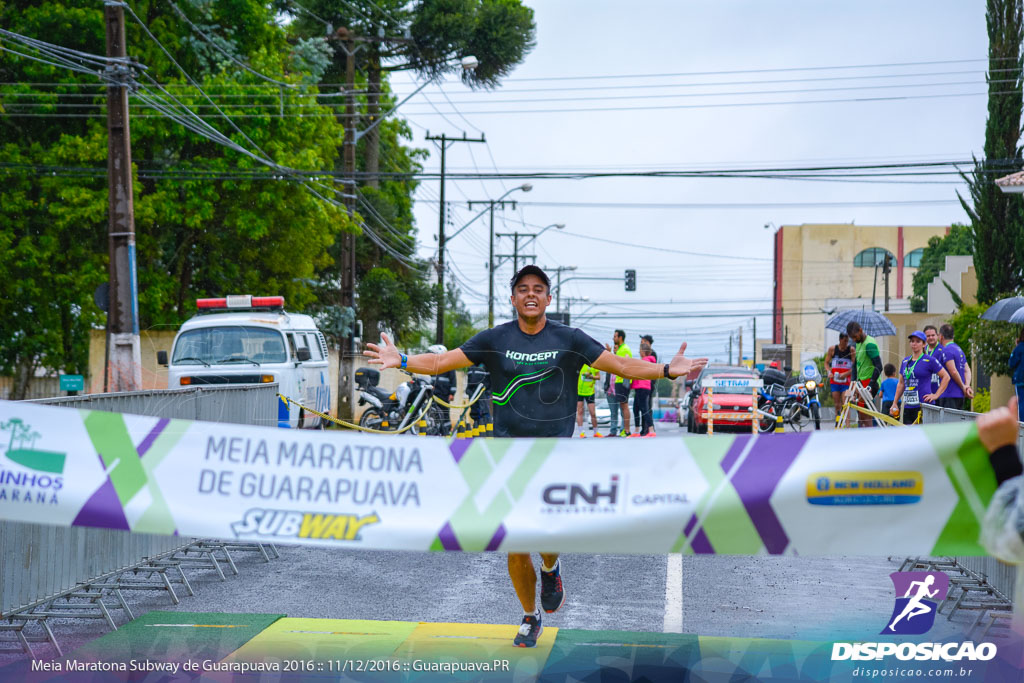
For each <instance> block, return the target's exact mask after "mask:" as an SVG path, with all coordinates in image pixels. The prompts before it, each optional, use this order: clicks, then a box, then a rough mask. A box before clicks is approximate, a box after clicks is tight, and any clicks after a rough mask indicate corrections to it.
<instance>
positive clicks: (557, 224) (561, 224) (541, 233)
mask: <svg viewBox="0 0 1024 683" xmlns="http://www.w3.org/2000/svg"><path fill="white" fill-rule="evenodd" d="M551 228H558V229H559V230H562V229H563V228H565V223H552V224H551V225H546V226H544V227H543V228H541V229H540V232H538V233H536V234H534V235H533V236H532V237H530V239H528V240H526V241H525V242H523V246H524V247H525V246H526V245H527V244H529V243H530V242H532V241H534V240H535V239H537V238H538V237H540V236H541V235H543V234H544V233H545V232H547V231H548V230H550V229H551Z"/></svg>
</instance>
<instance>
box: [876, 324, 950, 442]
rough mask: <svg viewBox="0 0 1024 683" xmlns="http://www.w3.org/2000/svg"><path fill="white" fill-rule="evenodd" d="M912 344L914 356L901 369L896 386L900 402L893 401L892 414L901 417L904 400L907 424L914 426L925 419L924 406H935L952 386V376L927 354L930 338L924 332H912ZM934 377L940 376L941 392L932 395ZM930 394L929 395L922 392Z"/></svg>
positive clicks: (909, 357) (911, 353)
mask: <svg viewBox="0 0 1024 683" xmlns="http://www.w3.org/2000/svg"><path fill="white" fill-rule="evenodd" d="M907 339H908V340H909V341H910V355H909V356H907V357H906V358H904V359H903V363H902V364H901V365H900V379H899V384H897V385H896V398H895V399H894V400H893V404H892V408H891V410H890V414H891V415H893V416H896V415H899V412H900V399H901V398H902V399H903V424H908V425H909V424H914V423H915V422H917V420H918V418H919V417H920V415H921V403H922V402H924V403H934V402H935V399H937V398H939V397H940V396H942V394H943V392H944V391H945V390H946V386H947V385H948V384H949V373H948V372H946V369H945V368H944V367H942V365H941V364H940V363H939V361H938V360H937V359H936V358H935V357H934V356H929V355H927V354H926V353H925V352H924V346H925V342H926V340H927V338H926V337H925V335H924V332H920V331H915V332H911V333H910V336H909V337H907ZM932 373H934V374H936V375H938V376H939V388H938V390H937V391H935V392H932V391H931V381H932ZM923 391H927V392H928V393H927V394H922V393H921V392H923Z"/></svg>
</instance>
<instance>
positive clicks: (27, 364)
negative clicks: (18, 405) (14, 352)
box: [11, 356, 36, 401]
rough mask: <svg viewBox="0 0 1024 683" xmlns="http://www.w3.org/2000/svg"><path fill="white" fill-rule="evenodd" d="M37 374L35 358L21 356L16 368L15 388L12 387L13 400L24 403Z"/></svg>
mask: <svg viewBox="0 0 1024 683" xmlns="http://www.w3.org/2000/svg"><path fill="white" fill-rule="evenodd" d="M35 372H36V359H35V357H34V356H28V357H25V356H21V357H19V358H18V362H17V364H16V365H15V366H14V386H13V387H11V400H12V401H24V400H25V398H26V397H27V396H28V387H29V385H30V384H31V383H32V375H34V374H35Z"/></svg>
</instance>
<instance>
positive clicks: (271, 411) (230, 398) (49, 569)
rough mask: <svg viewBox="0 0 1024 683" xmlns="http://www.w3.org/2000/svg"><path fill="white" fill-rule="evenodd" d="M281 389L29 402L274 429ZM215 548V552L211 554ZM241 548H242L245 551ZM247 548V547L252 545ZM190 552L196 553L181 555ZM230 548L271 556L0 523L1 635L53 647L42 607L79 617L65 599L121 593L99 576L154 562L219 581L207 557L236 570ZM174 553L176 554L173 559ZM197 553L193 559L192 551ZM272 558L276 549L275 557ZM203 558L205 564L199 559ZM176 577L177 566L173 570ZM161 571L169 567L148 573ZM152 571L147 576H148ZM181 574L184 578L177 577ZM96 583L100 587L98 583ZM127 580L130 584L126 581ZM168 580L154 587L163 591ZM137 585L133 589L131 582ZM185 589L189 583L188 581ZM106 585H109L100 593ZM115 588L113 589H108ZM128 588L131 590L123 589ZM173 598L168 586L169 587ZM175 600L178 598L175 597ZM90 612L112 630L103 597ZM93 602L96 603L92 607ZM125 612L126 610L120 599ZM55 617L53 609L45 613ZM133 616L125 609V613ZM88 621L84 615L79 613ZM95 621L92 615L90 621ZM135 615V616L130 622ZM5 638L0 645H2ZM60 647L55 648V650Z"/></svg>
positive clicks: (188, 542) (168, 539) (180, 541)
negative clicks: (202, 570)
mask: <svg viewBox="0 0 1024 683" xmlns="http://www.w3.org/2000/svg"><path fill="white" fill-rule="evenodd" d="M277 392H278V385H277V384H276V383H273V384H253V385H238V386H201V387H189V388H184V389H170V390H163V391H159V390H154V391H136V392H122V393H112V394H87V395H85V396H67V397H60V398H50V399H39V400H36V401H31V403H43V404H47V405H57V406H64V407H72V408H82V409H88V410H103V411H109V412H119V413H131V414H136V415H147V416H151V417H161V418H169V419H188V420H204V421H207V422H229V423H236V424H253V425H276V424H277V401H278V399H277ZM211 544H212V550H211ZM243 546H244V547H243ZM250 546H251V547H250ZM188 548H191V549H192V551H193V553H192V555H191V556H189V555H181V553H182V552H184V551H185V550H186V549H188ZM204 548H205V549H204ZM229 548H230V550H236V551H237V550H253V551H258V552H261V553H262V555H263V558H264V560H267V561H269V559H270V557H271V555H269V554H268V553H267V550H266V548H265V547H264V546H259V545H258V544H233V545H232V544H228V545H227V546H225V544H223V543H217V542H213V541H199V540H196V539H188V538H179V537H174V536H158V535H151V534H132V533H124V532H123V531H114V530H107V529H93V528H85V527H71V528H63V527H53V526H47V525H41V524H24V523H18V522H0V621H3V622H6V623H2V624H0V632H5V631H13V632H15V635H16V636H17V638H18V640H17V642H18V643H19V644H20V646H21V647H22V648H23V649H25V650H27V651H29V652H31V650H30V648H29V646H28V640H32V639H36V640H47V641H50V642H52V643H53V644H54V646H55V647H57V645H56V640H55V639H54V638H53V634H52V632H51V631H50V628H49V626H48V625H47V624H46V616H45V613H46V611H47V610H43V612H42V613H40V611H39V610H40V607H41V606H46V605H50V606H52V605H53V604H54V601H55V600H59V601H61V602H62V603H63V604H62V605H61V609H59V610H58V611H57V612H56V613H62V614H63V613H65V612H68V611H72V612H78V611H80V609H81V606H78V607H75V605H76V604H77V603H79V602H81V600H78V601H77V602H76V601H75V600H69V598H80V597H83V596H85V597H86V598H88V597H89V595H90V593H91V592H93V593H94V592H95V590H93V591H90V589H89V586H91V585H92V586H96V585H99V586H100V588H99V592H100V593H103V594H106V592H108V591H109V590H115V591H117V594H118V596H120V590H121V589H123V588H124V586H123V585H119V584H118V583H117V582H116V581H115V582H114V584H109V583H106V584H104V583H103V580H104V579H109V578H111V577H117V576H121V575H122V574H123V573H124V572H126V571H129V570H131V569H132V568H133V567H135V568H137V567H140V566H148V564H147V563H151V562H153V561H154V559H155V558H177V560H175V561H176V562H177V564H179V565H181V564H184V565H186V566H199V564H201V563H202V562H207V563H208V564H207V565H205V566H209V567H211V568H215V569H216V571H217V572H218V573H219V574H220V576H221V578H222V579H223V578H224V574H223V571H222V570H221V567H220V566H219V564H218V562H217V561H216V560H210V559H209V558H211V557H213V555H212V553H213V552H214V551H218V550H219V552H221V553H222V554H223V555H225V556H226V557H225V558H224V560H225V561H226V563H227V566H228V567H229V568H230V569H231V570H232V571H233V572H234V573H237V571H234V563H233V561H232V560H231V558H230V555H229V554H228V552H229ZM176 553H177V554H176ZM196 553H198V555H197V554H196ZM273 555H274V556H276V551H275V552H274V553H273ZM200 556H203V557H205V558H207V559H206V560H200V561H199V562H198V564H197V560H196V558H197V557H200ZM178 571H179V573H180V568H179V569H178ZM152 572H155V573H157V574H161V573H164V574H165V572H166V569H164V570H160V569H159V568H154V569H152ZM152 572H151V573H152ZM182 577H183V573H182ZM97 582H100V583H99V584H97ZM129 583H130V582H129ZM166 583H167V582H166V581H161V582H159V583H158V584H157V585H156V587H158V588H163V587H165V584H166ZM133 585H134V584H133ZM186 585H187V583H186ZM104 586H107V587H106V588H104ZM110 586H113V587H110ZM128 589H129V590H130V589H131V588H130V587H129V588H128ZM171 594H172V596H173V595H174V593H173V589H172V590H171ZM175 600H176V598H175ZM90 603H91V604H92V607H91V608H89V609H95V610H97V611H98V613H99V615H100V616H101V617H103V618H105V619H106V621H107V622H108V624H111V625H113V622H112V620H111V619H110V617H109V615H107V614H106V608H105V607H104V606H103V605H104V603H103V600H102V598H100V597H97V596H95V595H93V596H92V600H91V601H90V600H87V602H86V606H88V604H90ZM97 603H98V604H97ZM119 604H120V606H122V607H123V608H125V609H126V608H127V605H126V604H125V603H124V602H123V599H120V598H119ZM50 611H51V612H52V610H50ZM129 614H130V611H129ZM83 616H85V615H83ZM86 618H97V617H96V616H95V614H94V615H93V616H91V617H88V616H87V617H86ZM129 618H132V617H129ZM28 620H32V621H36V622H37V623H40V625H41V626H42V627H43V629H44V630H45V631H46V634H45V636H43V637H34V638H33V637H28V638H27V639H26V636H25V635H24V626H25V623H26V621H28ZM3 642H5V641H2V640H0V643H3ZM58 649H59V648H58Z"/></svg>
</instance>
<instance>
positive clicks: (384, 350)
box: [363, 332, 402, 369]
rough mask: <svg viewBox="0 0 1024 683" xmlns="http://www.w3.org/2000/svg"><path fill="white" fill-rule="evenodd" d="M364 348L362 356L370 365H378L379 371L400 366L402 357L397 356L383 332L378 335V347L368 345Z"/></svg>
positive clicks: (395, 350)
mask: <svg viewBox="0 0 1024 683" xmlns="http://www.w3.org/2000/svg"><path fill="white" fill-rule="evenodd" d="M366 348H367V350H366V351H363V355H364V356H367V357H368V358H369V359H370V365H379V366H381V369H384V368H397V367H399V366H400V365H401V364H402V357H401V356H400V355H399V353H398V349H397V348H396V347H395V345H394V344H392V343H391V339H390V337H388V335H387V334H386V333H384V332H381V334H380V346H378V345H377V344H373V343H370V344H367V345H366Z"/></svg>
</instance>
